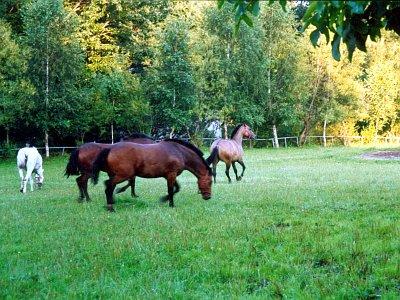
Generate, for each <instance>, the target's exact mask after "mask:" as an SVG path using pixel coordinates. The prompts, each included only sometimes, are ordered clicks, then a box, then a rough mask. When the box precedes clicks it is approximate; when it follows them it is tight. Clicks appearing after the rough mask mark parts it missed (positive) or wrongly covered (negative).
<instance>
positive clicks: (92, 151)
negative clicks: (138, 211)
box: [65, 133, 155, 201]
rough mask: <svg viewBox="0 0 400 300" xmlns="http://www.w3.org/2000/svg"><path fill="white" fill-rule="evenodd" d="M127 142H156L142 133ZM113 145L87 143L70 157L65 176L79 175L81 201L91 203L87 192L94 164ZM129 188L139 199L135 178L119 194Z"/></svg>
mask: <svg viewBox="0 0 400 300" xmlns="http://www.w3.org/2000/svg"><path fill="white" fill-rule="evenodd" d="M124 140H125V141H129V142H133V143H138V144H153V143H155V141H154V140H153V139H152V138H151V137H149V136H147V135H145V134H142V133H134V134H132V135H131V136H129V137H126V138H125V139H124ZM111 146H112V144H101V143H86V144H83V145H81V146H80V147H79V148H78V149H76V150H74V151H73V152H72V153H71V156H70V157H69V161H68V164H67V167H66V168H65V175H66V176H67V177H69V176H70V175H79V177H78V178H76V183H77V185H78V189H79V200H80V201H83V200H84V199H85V198H86V201H90V197H89V193H88V190H87V185H88V180H89V178H90V176H91V175H92V171H93V170H92V169H93V162H94V160H95V158H96V157H97V155H98V154H99V153H100V152H101V150H104V149H107V148H109V147H111ZM128 187H131V194H132V197H137V196H136V194H135V178H132V179H131V180H130V181H129V182H128V184H127V185H125V186H124V187H121V188H118V189H117V191H116V192H117V193H121V192H123V191H125V190H126V189H127V188H128Z"/></svg>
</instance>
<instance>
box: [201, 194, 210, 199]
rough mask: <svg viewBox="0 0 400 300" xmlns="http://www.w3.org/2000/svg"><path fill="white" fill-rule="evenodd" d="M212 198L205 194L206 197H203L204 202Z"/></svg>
mask: <svg viewBox="0 0 400 300" xmlns="http://www.w3.org/2000/svg"><path fill="white" fill-rule="evenodd" d="M210 198H211V194H205V195H203V199H204V200H208V199H210Z"/></svg>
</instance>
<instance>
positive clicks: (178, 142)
mask: <svg viewBox="0 0 400 300" xmlns="http://www.w3.org/2000/svg"><path fill="white" fill-rule="evenodd" d="M164 141H165V142H174V143H177V144H180V145H182V146H185V147H186V148H189V149H190V150H192V151H194V152H195V153H196V154H197V155H198V156H199V157H200V158H201V160H202V162H203V163H204V165H205V166H206V167H207V169H208V171H209V172H211V168H210V166H209V165H208V164H207V162H206V160H205V159H204V157H203V156H204V153H203V152H202V151H201V150H200V149H199V148H197V147H196V146H195V145H193V144H191V143H189V142H186V141H184V140H179V139H165V140H164Z"/></svg>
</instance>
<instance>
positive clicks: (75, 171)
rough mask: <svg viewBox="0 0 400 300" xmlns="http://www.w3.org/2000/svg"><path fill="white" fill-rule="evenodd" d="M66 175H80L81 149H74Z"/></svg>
mask: <svg viewBox="0 0 400 300" xmlns="http://www.w3.org/2000/svg"><path fill="white" fill-rule="evenodd" d="M64 175H65V176H67V178H68V177H69V176H71V175H79V149H74V151H72V153H71V155H70V157H69V161H68V164H67V166H66V168H65V174H64Z"/></svg>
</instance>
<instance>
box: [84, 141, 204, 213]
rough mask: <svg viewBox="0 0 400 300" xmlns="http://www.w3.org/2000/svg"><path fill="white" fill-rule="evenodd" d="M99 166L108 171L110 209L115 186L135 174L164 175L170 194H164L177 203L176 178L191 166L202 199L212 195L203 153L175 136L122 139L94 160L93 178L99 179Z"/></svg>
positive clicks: (177, 185)
mask: <svg viewBox="0 0 400 300" xmlns="http://www.w3.org/2000/svg"><path fill="white" fill-rule="evenodd" d="M100 170H102V171H105V172H107V173H108V176H109V179H108V180H106V181H105V185H106V189H105V194H106V198H107V209H108V210H109V211H114V208H113V204H114V199H113V191H114V189H115V186H116V185H117V184H118V183H120V182H123V181H125V180H131V179H132V178H134V177H135V176H139V177H143V178H159V177H163V178H165V179H166V180H167V186H168V195H167V196H166V197H164V199H165V200H168V201H169V206H170V207H173V206H174V198H173V197H174V194H176V193H177V192H179V190H180V186H179V184H178V182H177V181H176V178H177V176H179V175H180V174H181V173H182V171H184V170H188V171H189V172H191V173H192V174H193V175H195V176H196V177H197V179H198V180H197V184H198V188H199V190H200V192H201V194H202V196H203V199H205V200H208V199H209V198H211V183H212V178H211V169H210V167H209V165H208V164H207V162H206V161H205V159H204V158H203V153H202V152H201V151H200V150H199V149H198V148H197V147H195V146H194V145H192V144H190V143H188V142H184V141H181V140H176V139H167V140H164V141H161V142H159V143H157V144H152V145H150V144H148V145H140V144H134V143H129V142H120V143H117V144H114V145H113V146H111V147H109V148H107V149H104V150H102V151H101V152H100V154H99V155H98V156H97V158H96V160H95V162H94V164H93V175H92V179H93V182H94V184H96V183H97V181H98V178H99V172H100Z"/></svg>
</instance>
